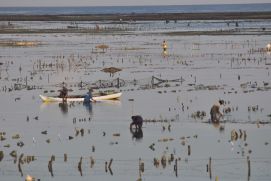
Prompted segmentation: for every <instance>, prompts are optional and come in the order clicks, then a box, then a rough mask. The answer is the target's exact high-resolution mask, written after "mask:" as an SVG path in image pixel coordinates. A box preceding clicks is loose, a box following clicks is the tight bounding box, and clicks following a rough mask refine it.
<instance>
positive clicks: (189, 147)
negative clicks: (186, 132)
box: [188, 145, 191, 156]
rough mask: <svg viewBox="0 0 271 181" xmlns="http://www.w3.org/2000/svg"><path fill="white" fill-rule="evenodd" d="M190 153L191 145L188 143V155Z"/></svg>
mask: <svg viewBox="0 0 271 181" xmlns="http://www.w3.org/2000/svg"><path fill="white" fill-rule="evenodd" d="M190 154H191V146H190V145H188V156H190Z"/></svg>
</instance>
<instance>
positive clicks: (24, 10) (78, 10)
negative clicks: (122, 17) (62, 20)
mask: <svg viewBox="0 0 271 181" xmlns="http://www.w3.org/2000/svg"><path fill="white" fill-rule="evenodd" d="M0 6H1V5H0ZM254 11H261V12H262V11H271V3H263V4H224V5H221V4H220V5H178V6H176V5H175V6H92V7H0V14H29V15H31V14H32V15H44V14H107V13H113V14H115V13H201V12H254Z"/></svg>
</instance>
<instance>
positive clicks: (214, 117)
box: [210, 100, 224, 123]
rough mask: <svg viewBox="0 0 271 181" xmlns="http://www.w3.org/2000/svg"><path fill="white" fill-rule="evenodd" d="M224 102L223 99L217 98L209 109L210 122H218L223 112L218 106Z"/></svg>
mask: <svg viewBox="0 0 271 181" xmlns="http://www.w3.org/2000/svg"><path fill="white" fill-rule="evenodd" d="M223 104H224V101H223V100H219V101H218V102H216V103H215V104H214V105H213V106H212V108H211V110H210V115H211V122H212V123H219V121H220V118H221V117H222V116H223V113H221V112H220V106H221V105H223Z"/></svg>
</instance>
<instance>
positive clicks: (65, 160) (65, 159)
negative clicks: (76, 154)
mask: <svg viewBox="0 0 271 181" xmlns="http://www.w3.org/2000/svg"><path fill="white" fill-rule="evenodd" d="M67 157H68V156H67V153H64V162H67V159H68V158H67Z"/></svg>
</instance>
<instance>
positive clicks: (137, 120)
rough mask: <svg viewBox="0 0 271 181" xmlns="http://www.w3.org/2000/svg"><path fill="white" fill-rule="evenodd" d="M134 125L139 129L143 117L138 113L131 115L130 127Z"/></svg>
mask: <svg viewBox="0 0 271 181" xmlns="http://www.w3.org/2000/svg"><path fill="white" fill-rule="evenodd" d="M133 125H135V127H136V129H141V128H142V125H143V118H142V117H141V116H139V115H136V116H132V123H131V124H130V129H132V128H133Z"/></svg>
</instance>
